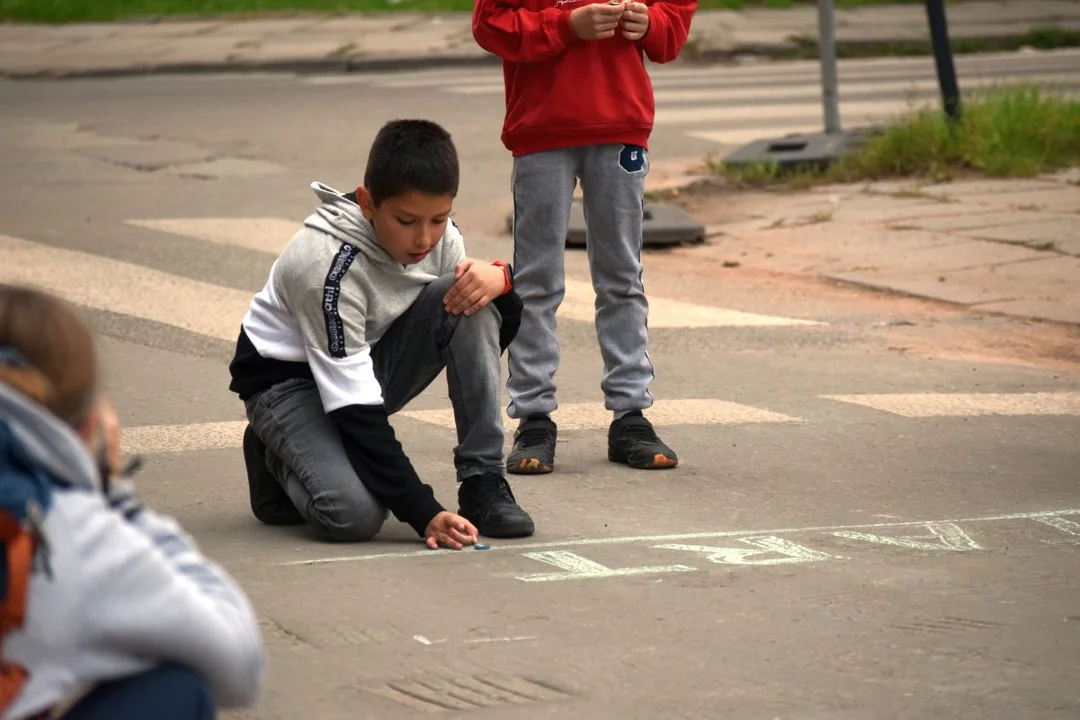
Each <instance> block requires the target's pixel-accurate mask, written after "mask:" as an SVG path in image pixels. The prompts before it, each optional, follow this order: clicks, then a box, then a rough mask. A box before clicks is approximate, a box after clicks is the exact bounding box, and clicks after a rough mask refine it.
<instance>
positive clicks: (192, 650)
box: [73, 497, 266, 708]
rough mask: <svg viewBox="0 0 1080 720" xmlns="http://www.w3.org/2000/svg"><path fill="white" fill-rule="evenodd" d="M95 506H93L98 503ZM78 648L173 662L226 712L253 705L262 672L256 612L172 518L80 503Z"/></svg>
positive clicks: (263, 658) (101, 503) (101, 499)
mask: <svg viewBox="0 0 1080 720" xmlns="http://www.w3.org/2000/svg"><path fill="white" fill-rule="evenodd" d="M95 501H99V502H95ZM80 505H82V506H83V512H81V513H79V514H80V515H82V518H80V522H79V524H78V526H77V527H75V528H73V535H74V537H75V541H76V547H78V548H79V550H80V559H81V576H82V586H83V591H84V593H85V595H84V597H83V603H84V606H83V609H84V613H85V617H84V620H85V622H84V624H83V628H82V640H83V650H84V651H85V652H87V653H90V654H103V655H119V656H133V657H142V658H148V659H153V660H157V661H162V662H176V663H178V664H182V665H186V666H187V667H190V668H192V669H195V670H198V671H200V672H201V673H202V674H203V675H204V676H205V677H206V679H207V681H208V682H209V683H210V685H211V687H212V688H213V693H214V698H215V702H216V703H217V705H218V706H220V707H222V708H229V707H242V706H246V705H250V704H252V703H254V701H255V699H256V697H257V695H258V692H259V690H260V688H261V686H262V683H263V680H264V678H265V674H266V651H265V648H264V647H263V642H262V637H261V634H260V632H259V627H258V622H257V620H256V617H255V613H254V610H253V609H252V607H251V604H250V603H249V602H248V599H247V597H246V596H245V595H244V592H243V591H242V590H241V589H240V588H239V586H237V584H236V583H235V582H234V581H233V580H232V578H230V577H229V575H228V574H227V573H226V572H225V571H224V570H223V569H222V568H221V567H220V566H218V565H217V564H216V563H214V562H212V561H211V560H208V559H207V558H206V557H204V556H203V555H202V554H201V553H200V552H199V550H198V549H197V547H196V545H195V543H194V541H193V540H192V539H191V538H190V537H188V536H187V535H186V534H185V533H184V532H183V531H182V530H181V529H180V527H179V525H177V523H176V522H175V521H174V520H172V519H171V518H167V517H163V516H160V515H157V514H156V513H154V512H152V511H150V510H146V509H143V510H140V511H139V512H138V513H137V514H136V515H135V516H134V518H133V519H131V520H127V519H125V518H124V516H123V515H121V513H120V512H118V511H115V510H112V509H109V508H108V506H107V505H106V504H105V499H104V497H93V498H87V502H86V503H80Z"/></svg>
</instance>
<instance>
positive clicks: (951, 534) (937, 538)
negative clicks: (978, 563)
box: [833, 523, 982, 551]
mask: <svg viewBox="0 0 1080 720" xmlns="http://www.w3.org/2000/svg"><path fill="white" fill-rule="evenodd" d="M924 527H925V528H926V530H927V532H928V533H929V534H928V535H917V536H908V537H888V536H884V535H870V534H868V533H861V532H851V531H850V530H841V531H840V532H834V533H833V535H835V536H836V537H842V538H847V539H849V540H863V541H865V542H872V543H878V544H879V545H892V546H894V547H903V548H909V549H911V550H942V549H944V550H960V551H964V550H982V548H981V547H979V545H978V544H977V543H976V542H975V541H974V540H972V539H971V538H970V537H968V535H967V533H965V532H964V531H963V529H962V528H961V527H960V526H959V525H957V524H956V523H927V524H926V525H925V526H924ZM928 540H933V542H927V541H928Z"/></svg>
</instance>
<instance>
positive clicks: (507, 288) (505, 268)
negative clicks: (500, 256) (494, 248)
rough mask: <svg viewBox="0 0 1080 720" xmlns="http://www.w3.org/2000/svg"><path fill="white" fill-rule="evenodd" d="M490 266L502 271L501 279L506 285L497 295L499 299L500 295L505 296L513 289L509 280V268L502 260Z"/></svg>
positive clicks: (512, 284)
mask: <svg viewBox="0 0 1080 720" xmlns="http://www.w3.org/2000/svg"><path fill="white" fill-rule="evenodd" d="M491 264H492V265H494V266H496V267H501V268H502V271H503V277H504V278H505V279H506V285H504V286H503V291H502V292H501V293H500V294H499V295H500V297H501V296H502V295H505V294H506V293H508V292H510V291H511V290H513V289H514V283H513V282H512V281H511V280H510V267H509V266H508V265H507V264H506V263H504V262H503V261H502V260H496V261H495V262H493V263H491Z"/></svg>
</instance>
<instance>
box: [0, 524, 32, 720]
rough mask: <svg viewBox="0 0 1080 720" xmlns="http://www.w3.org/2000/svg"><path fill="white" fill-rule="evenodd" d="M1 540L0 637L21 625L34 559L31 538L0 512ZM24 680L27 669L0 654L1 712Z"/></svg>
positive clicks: (19, 526) (14, 696)
mask: <svg viewBox="0 0 1080 720" xmlns="http://www.w3.org/2000/svg"><path fill="white" fill-rule="evenodd" d="M0 541H2V542H3V543H4V547H5V549H6V553H7V596H6V597H5V598H3V603H0V637H2V636H3V635H6V634H7V633H9V632H11V631H12V630H14V629H16V628H20V627H22V624H23V622H24V621H25V620H26V596H27V593H28V591H29V589H30V588H29V586H30V572H31V569H32V566H33V562H34V538H33V536H31V535H30V533H28V532H26V530H25V529H24V528H23V526H22V525H20V524H19V523H18V522H16V521H15V519H14V518H13V517H11V516H10V515H9V514H7V513H6V512H2V511H0ZM24 682H26V669H25V668H22V667H20V666H18V665H15V664H13V663H9V662H7V661H6V660H4V659H3V657H0V711H4V710H6V709H7V708H8V707H10V705H11V703H12V701H14V700H15V698H16V696H18V694H19V691H20V690H21V689H22V686H23V683H24Z"/></svg>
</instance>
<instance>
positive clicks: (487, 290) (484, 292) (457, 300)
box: [443, 258, 506, 315]
mask: <svg viewBox="0 0 1080 720" xmlns="http://www.w3.org/2000/svg"><path fill="white" fill-rule="evenodd" d="M454 277H455V278H457V282H456V283H454V287H452V288H450V292H448V293H446V295H445V296H444V297H443V305H445V306H446V312H448V313H451V314H452V315H460V314H462V313H464V314H466V315H472V314H473V313H474V312H476V311H477V310H479V309H481V308H482V307H484V306H485V305H487V304H488V303H489V302H491V301H492V300H494V299H495V298H497V297H499V296H500V295H502V291H503V288H505V287H506V276H505V275H504V274H503V271H502V268H500V267H498V266H497V265H488V264H487V263H481V262H477V261H475V260H473V259H471V258H468V259H465V260H462V261H461V262H459V263H458V264H457V267H455V268H454Z"/></svg>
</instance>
